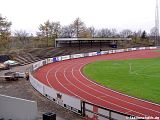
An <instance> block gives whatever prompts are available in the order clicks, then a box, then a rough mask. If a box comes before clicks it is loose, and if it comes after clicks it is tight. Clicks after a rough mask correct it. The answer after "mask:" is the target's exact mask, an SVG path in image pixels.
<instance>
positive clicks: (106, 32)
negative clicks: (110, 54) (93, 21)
mask: <svg viewBox="0 0 160 120" xmlns="http://www.w3.org/2000/svg"><path fill="white" fill-rule="evenodd" d="M97 37H102V38H105V37H111V31H110V30H109V29H108V28H103V29H100V30H98V32H97Z"/></svg>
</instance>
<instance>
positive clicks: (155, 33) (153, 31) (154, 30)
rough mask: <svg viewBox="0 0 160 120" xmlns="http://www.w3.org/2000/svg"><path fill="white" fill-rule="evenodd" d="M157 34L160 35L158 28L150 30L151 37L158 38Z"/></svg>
mask: <svg viewBox="0 0 160 120" xmlns="http://www.w3.org/2000/svg"><path fill="white" fill-rule="evenodd" d="M157 33H158V29H157V28H156V27H153V28H152V29H151V30H150V36H157Z"/></svg>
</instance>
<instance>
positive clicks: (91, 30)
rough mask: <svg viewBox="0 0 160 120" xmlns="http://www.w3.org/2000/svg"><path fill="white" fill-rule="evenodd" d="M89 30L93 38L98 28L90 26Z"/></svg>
mask: <svg viewBox="0 0 160 120" xmlns="http://www.w3.org/2000/svg"><path fill="white" fill-rule="evenodd" d="M88 31H89V32H90V34H91V36H92V38H94V37H96V29H95V28H94V27H93V26H92V27H89V28H88Z"/></svg>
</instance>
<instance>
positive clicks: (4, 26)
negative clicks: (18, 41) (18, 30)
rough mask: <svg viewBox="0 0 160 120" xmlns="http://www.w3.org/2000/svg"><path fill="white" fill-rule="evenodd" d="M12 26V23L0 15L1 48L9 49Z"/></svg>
mask: <svg viewBox="0 0 160 120" xmlns="http://www.w3.org/2000/svg"><path fill="white" fill-rule="evenodd" d="M11 25H12V23H11V22H8V21H7V19H6V18H4V17H2V15H1V14H0V46H1V47H3V48H7V47H9V40H10V35H11V32H10V27H11Z"/></svg>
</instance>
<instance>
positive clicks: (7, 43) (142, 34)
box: [0, 14, 157, 49]
mask: <svg viewBox="0 0 160 120" xmlns="http://www.w3.org/2000/svg"><path fill="white" fill-rule="evenodd" d="M11 25H12V23H11V22H10V21H8V20H7V18H5V17H2V15H1V14H0V47H1V49H2V48H4V49H6V48H7V49H10V48H28V47H46V46H54V40H55V38H73V37H78V38H94V37H100V38H108V37H112V38H113V37H125V38H126V37H131V38H133V43H135V44H137V43H142V42H147V43H149V42H154V41H152V40H150V39H149V36H156V33H157V29H155V28H152V29H151V31H150V33H147V32H146V31H144V30H143V31H142V30H139V31H134V32H133V31H132V30H130V29H124V30H122V31H120V32H118V31H117V30H116V29H115V28H112V29H109V28H105V27H104V28H101V29H96V28H95V27H94V26H91V27H87V26H86V25H85V23H84V22H83V21H82V20H81V19H80V18H76V19H75V20H74V21H73V22H72V23H71V24H69V25H66V26H62V25H61V24H60V22H59V21H56V22H54V21H50V20H47V21H46V22H44V23H42V24H40V25H39V26H38V31H37V33H36V35H35V36H33V34H31V33H27V32H26V31H25V30H16V31H15V32H14V33H13V35H11V30H10V28H11Z"/></svg>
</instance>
